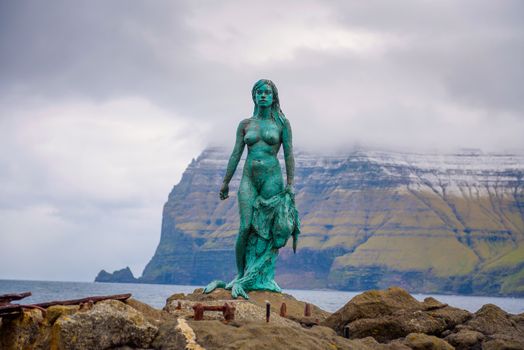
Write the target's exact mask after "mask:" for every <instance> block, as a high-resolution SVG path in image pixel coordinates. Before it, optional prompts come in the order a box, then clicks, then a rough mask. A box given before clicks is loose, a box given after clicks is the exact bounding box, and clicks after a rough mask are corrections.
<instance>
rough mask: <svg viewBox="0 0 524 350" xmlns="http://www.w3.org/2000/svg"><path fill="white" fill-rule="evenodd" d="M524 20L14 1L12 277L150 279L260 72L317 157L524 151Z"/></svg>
mask: <svg viewBox="0 0 524 350" xmlns="http://www.w3.org/2000/svg"><path fill="white" fill-rule="evenodd" d="M522 13H524V3H523V2H521V1H415V0H413V1H395V2H392V1H385V0H384V1H365V2H362V1H321V0H318V1H264V2H253V1H221V2H215V1H189V0H187V1H176V2H175V1H164V2H162V1H155V2H148V1H143V2H138V1H123V0H121V1H75V2H71V1H66V0H63V1H48V2H42V1H36V0H35V1H25V0H22V1H16V0H12V1H2V2H0V184H1V185H0V186H1V187H0V246H1V249H2V254H1V255H0V266H3V267H2V268H0V278H17V279H52V280H92V279H93V278H94V276H95V275H96V273H97V272H98V270H99V269H101V268H106V269H108V270H114V269H117V268H121V267H124V266H126V265H129V266H130V267H131V268H132V270H133V272H134V273H135V275H140V274H141V272H142V269H143V267H144V266H145V264H146V263H147V262H148V260H149V258H150V257H151V256H152V254H153V252H154V249H155V247H156V245H157V243H158V240H159V236H160V232H159V231H160V220H161V210H162V205H163V203H164V202H165V200H166V198H167V194H168V193H169V191H170V189H171V188H172V186H173V185H174V184H176V183H177V182H178V180H179V179H180V176H181V174H182V171H183V170H184V168H185V167H186V165H187V164H188V163H189V161H190V160H191V158H193V157H196V156H197V155H198V154H199V152H200V151H201V150H202V149H203V148H204V147H205V146H206V145H208V144H216V143H219V144H226V145H228V146H229V147H230V146H231V145H232V142H233V135H234V130H235V128H236V125H237V123H238V122H239V121H240V120H241V119H243V118H245V117H249V116H251V113H252V109H253V107H252V102H251V97H250V89H251V86H252V85H253V83H254V82H255V81H256V80H258V79H260V78H270V79H272V80H273V81H274V82H275V83H276V84H277V86H278V88H279V92H280V97H281V104H282V108H283V110H284V112H285V113H286V115H287V116H288V118H289V119H290V121H291V124H292V126H293V129H294V134H295V135H294V138H295V142H296V144H297V145H298V146H300V147H303V148H321V149H322V150H327V151H329V150H335V149H337V150H340V149H347V148H350V147H353V146H355V145H360V146H367V147H375V148H382V149H399V150H408V151H435V150H437V151H443V152H448V151H452V150H456V149H458V148H480V149H482V150H484V151H488V152H493V151H494V152H505V151H511V152H522V151H523V150H524V137H522V135H524V113H523V111H524V89H523V87H522V82H523V81H524V65H523V64H522V62H524V21H522ZM14 261H16V264H14V263H13V262H14Z"/></svg>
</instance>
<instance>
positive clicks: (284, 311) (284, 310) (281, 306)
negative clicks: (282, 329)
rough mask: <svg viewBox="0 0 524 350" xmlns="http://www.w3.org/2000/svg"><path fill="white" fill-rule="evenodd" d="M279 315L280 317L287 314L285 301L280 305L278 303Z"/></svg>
mask: <svg viewBox="0 0 524 350" xmlns="http://www.w3.org/2000/svg"><path fill="white" fill-rule="evenodd" d="M280 316H281V317H286V316H287V306H286V303H282V305H280Z"/></svg>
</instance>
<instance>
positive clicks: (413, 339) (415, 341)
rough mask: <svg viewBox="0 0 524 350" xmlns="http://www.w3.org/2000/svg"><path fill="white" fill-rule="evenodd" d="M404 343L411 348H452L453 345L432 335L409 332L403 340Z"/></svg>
mask: <svg viewBox="0 0 524 350" xmlns="http://www.w3.org/2000/svg"><path fill="white" fill-rule="evenodd" d="M404 344H406V345H407V346H409V347H410V348H411V349H413V350H453V349H455V348H454V347H453V346H451V345H449V344H448V343H447V342H446V341H444V340H442V339H440V338H437V337H435V336H432V335H427V334H421V333H411V334H409V335H408V336H407V337H406V339H405V340H404Z"/></svg>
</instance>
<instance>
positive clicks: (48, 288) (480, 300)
mask: <svg viewBox="0 0 524 350" xmlns="http://www.w3.org/2000/svg"><path fill="white" fill-rule="evenodd" d="M201 287H202V286H182V285H169V284H135V283H94V282H56V281H20V280H0V294H7V293H21V292H27V291H30V292H32V293H33V295H32V296H30V297H28V298H25V299H23V300H21V301H20V303H27V304H30V303H40V302H45V301H52V300H66V299H79V298H84V297H87V296H94V295H110V294H123V293H131V294H133V297H134V298H136V299H138V300H140V301H143V302H145V303H147V304H149V305H151V306H154V307H156V308H162V307H163V306H164V305H165V301H166V299H167V298H168V297H169V296H170V295H172V294H174V293H191V292H192V291H193V290H195V289H196V288H201ZM284 292H285V293H288V294H291V295H293V296H294V297H295V298H297V299H299V300H302V301H305V302H309V303H312V304H315V305H317V306H319V307H320V308H322V309H324V310H326V311H329V312H334V311H336V310H338V309H339V308H340V307H342V306H343V305H344V304H345V303H347V302H348V301H349V300H351V298H353V297H354V296H355V295H357V294H360V293H361V292H344V291H335V290H298V289H285V290H284ZM413 296H414V297H415V298H416V299H418V300H424V298H426V297H428V296H431V297H434V298H435V299H437V300H439V301H441V302H443V303H446V304H449V305H451V306H455V307H458V308H461V309H465V310H468V311H471V312H475V311H477V310H478V309H479V308H480V307H482V305H484V304H495V305H497V306H499V307H500V308H501V309H503V310H505V311H506V312H509V313H512V314H520V313H523V312H524V298H502V297H479V296H462V295H435V294H413Z"/></svg>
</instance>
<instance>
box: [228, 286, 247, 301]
mask: <svg viewBox="0 0 524 350" xmlns="http://www.w3.org/2000/svg"><path fill="white" fill-rule="evenodd" d="M231 296H232V297H233V299H236V298H238V297H242V298H244V299H246V300H248V299H249V296H248V295H247V293H246V291H245V290H244V288H242V286H241V285H240V284H238V283H235V284H233V288H232V290H231Z"/></svg>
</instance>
